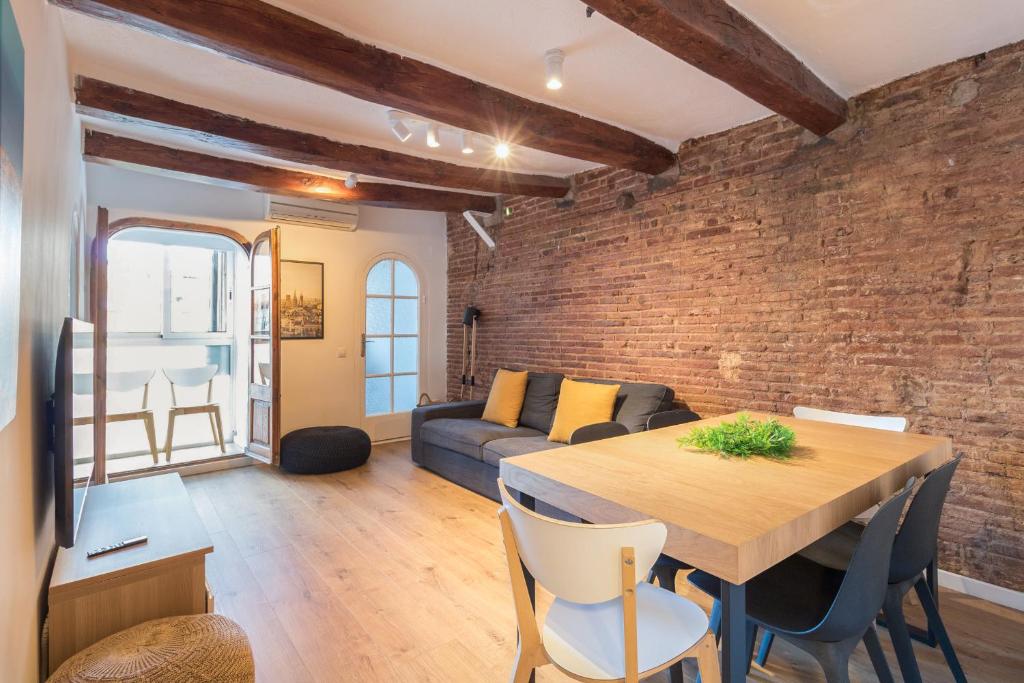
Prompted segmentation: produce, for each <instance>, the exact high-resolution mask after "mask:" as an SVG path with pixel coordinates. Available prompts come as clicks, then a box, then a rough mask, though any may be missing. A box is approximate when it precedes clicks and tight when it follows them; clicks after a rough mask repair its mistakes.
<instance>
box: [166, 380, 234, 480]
mask: <svg viewBox="0 0 1024 683" xmlns="http://www.w3.org/2000/svg"><path fill="white" fill-rule="evenodd" d="M219 369H220V367H219V366H217V365H203V366H201V367H198V368H164V376H165V377H167V381H168V382H170V384H171V403H172V405H171V409H170V410H169V411H167V441H166V444H165V451H166V453H167V455H166V457H167V462H170V461H171V447H172V446H173V444H174V419H175V418H176V417H180V416H182V415H197V414H200V413H205V414H206V415H207V417H208V418H209V420H210V430H211V431H212V432H213V440H214V441H215V442H217V443H218V444H219V445H220V452H221V453H225V452H227V450H226V448H225V447H224V424H223V423H222V422H221V417H220V404H219V403H214V401H213V378H214V377H216V375H217V371H218V370H219ZM204 384H205V385H206V402H205V403H197V404H181V403H179V402H178V394H177V393H176V392H175V387H178V386H182V387H198V386H202V385H204Z"/></svg>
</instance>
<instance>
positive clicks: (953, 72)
mask: <svg viewBox="0 0 1024 683" xmlns="http://www.w3.org/2000/svg"><path fill="white" fill-rule="evenodd" d="M851 112H852V119H851V121H850V122H849V123H847V124H846V125H844V126H843V127H841V128H840V129H839V130H837V131H835V132H834V133H833V134H832V135H830V136H829V137H828V138H827V139H821V140H819V139H817V138H816V137H814V136H813V135H810V134H808V133H805V132H804V131H803V130H802V129H800V128H799V127H797V126H795V125H793V124H791V123H789V122H787V121H786V120H784V119H782V118H780V117H772V118H768V119H764V120H762V121H758V122H755V123H752V124H749V125H746V126H742V127H739V128H735V129H732V130H729V131H727V132H724V133H721V134H716V135H712V136H709V137H706V138H702V139H698V140H692V141H689V142H687V143H685V144H684V145H683V146H682V147H681V149H680V163H681V168H682V173H681V178H680V180H679V181H678V182H676V183H675V184H673V185H671V186H669V187H667V188H662V189H655V190H653V191H652V189H651V188H650V187H649V184H648V178H647V177H646V176H642V175H639V174H636V173H632V172H628V171H620V170H610V169H601V170H596V171H592V172H587V173H583V174H581V175H579V176H578V177H577V178H576V182H577V190H576V202H575V206H574V207H572V208H567V209H559V208H557V207H556V205H555V202H554V201H552V200H546V199H534V198H513V199H510V200H509V201H508V206H509V207H511V209H512V212H513V215H512V217H511V218H509V219H508V220H506V222H505V223H504V225H502V226H500V227H499V228H497V229H495V231H494V232H495V237H496V239H497V243H498V245H497V249H496V250H495V251H494V252H493V253H492V252H489V251H488V250H487V248H486V247H485V246H484V245H483V244H482V242H481V241H480V240H479V239H477V237H476V236H475V235H474V233H473V232H472V230H471V229H470V228H469V227H468V226H467V225H466V223H465V221H464V220H463V219H462V218H461V216H456V215H452V216H450V217H449V221H448V238H449V247H448V263H449V265H448V287H449V302H448V304H449V305H448V325H449V330H448V374H449V386H448V390H449V395H450V396H453V397H455V396H457V395H458V390H459V381H458V377H459V371H460V365H461V360H460V352H461V347H462V331H461V326H460V322H461V315H462V309H463V308H464V307H465V305H466V304H468V303H470V302H473V303H475V304H476V305H477V306H478V307H480V308H481V309H482V311H483V318H482V321H481V327H480V336H479V348H480V362H479V366H478V369H477V376H478V378H481V379H482V381H483V382H484V383H486V382H487V380H488V379H489V378H490V376H491V375H492V374H493V372H494V370H495V368H496V367H498V366H499V365H500V366H509V367H521V368H530V369H536V370H560V371H566V372H568V373H570V374H572V375H576V376H586V377H607V378H616V379H624V380H649V381H656V382H664V383H666V384H669V385H670V386H672V387H673V388H674V389H675V391H676V393H677V396H678V398H679V399H680V401H681V402H685V403H686V404H688V405H689V406H690V407H691V408H693V409H694V410H696V411H697V412H699V413H701V414H705V415H715V414H721V413H725V412H730V411H733V410H736V409H741V408H749V409H754V410H766V411H774V412H779V413H788V412H790V411H791V410H792V408H793V406H795V405H797V404H808V405H813V406H819V407H824V408H832V409H838V410H849V411H858V412H877V413H895V414H901V415H907V416H908V417H909V418H910V420H911V429H912V430H913V431H918V432H926V433H934V434H947V435H950V436H951V437H952V438H953V440H954V443H955V447H956V448H957V449H960V450H962V451H963V452H965V453H966V455H967V457H966V459H965V461H964V463H963V464H962V465H961V467H960V470H959V473H958V475H957V477H956V479H954V491H953V493H952V494H951V498H950V500H949V503H948V505H947V507H946V512H945V516H944V518H943V525H942V532H941V537H942V543H941V553H942V566H943V568H946V569H949V570H951V571H955V572H958V573H963V574H966V575H968V576H972V577H976V578H979V579H982V580H984V581H989V582H992V583H996V584H999V585H1003V586H1009V587H1011V588H1015V589H1024V420H1022V417H1024V44H1017V45H1012V46H1008V47H1006V48H1002V49H1000V50H997V51H994V52H991V53H988V54H987V55H983V56H979V57H976V58H973V59H966V60H962V61H959V62H956V63H953V64H948V65H945V66H942V67H937V68H935V69H931V70H929V71H927V72H924V73H921V74H917V75H914V76H911V77H908V78H906V79H903V80H900V81H898V82H895V83H892V84H889V85H887V86H884V87H882V88H879V89H877V90H874V91H872V92H870V93H867V94H865V95H863V96H861V97H859V98H857V100H856V101H854V102H852V108H851ZM624 193H632V195H633V197H632V198H630V197H628V196H625V197H624V196H623V194H624ZM631 199H635V204H634V205H633V206H632V207H629V204H630V203H631ZM627 207H629V208H627ZM484 393H485V391H480V390H478V392H477V395H478V397H479V396H480V395H482V394H484Z"/></svg>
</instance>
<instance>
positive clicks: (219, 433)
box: [213, 406, 227, 453]
mask: <svg viewBox="0 0 1024 683" xmlns="http://www.w3.org/2000/svg"><path fill="white" fill-rule="evenodd" d="M213 419H214V421H215V422H216V425H217V428H216V429H215V430H214V431H213V435H214V437H215V438H216V439H217V441H218V442H219V443H220V452H221V453H227V449H226V448H225V447H224V423H223V422H221V419H220V406H213Z"/></svg>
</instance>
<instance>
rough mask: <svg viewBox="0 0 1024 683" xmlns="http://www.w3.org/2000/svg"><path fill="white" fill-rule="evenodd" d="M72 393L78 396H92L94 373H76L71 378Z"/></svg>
mask: <svg viewBox="0 0 1024 683" xmlns="http://www.w3.org/2000/svg"><path fill="white" fill-rule="evenodd" d="M71 393H73V394H75V395H76V396H90V395H92V373H91V372H76V373H75V374H74V375H72V376H71Z"/></svg>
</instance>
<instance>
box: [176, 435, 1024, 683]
mask: <svg viewBox="0 0 1024 683" xmlns="http://www.w3.org/2000/svg"><path fill="white" fill-rule="evenodd" d="M185 483H186V485H187V486H188V489H189V491H190V492H191V493H192V495H193V497H194V499H195V502H196V505H197V507H198V508H199V511H200V513H201V515H202V518H203V520H204V521H205V523H206V525H207V526H208V528H209V530H210V533H211V535H212V537H213V542H214V546H215V551H214V553H213V555H211V556H210V559H209V560H208V567H209V569H208V577H209V580H210V584H211V586H212V588H213V592H214V594H215V596H216V609H217V612H219V613H222V614H225V615H227V616H229V617H231V618H232V619H235V620H236V621H238V622H239V623H240V624H241V625H242V626H243V627H244V628H245V630H246V632H247V633H248V634H249V639H250V640H251V642H252V645H253V649H254V651H255V656H256V671H257V677H258V680H259V681H265V682H266V683H284V682H287V681H331V682H332V683H337V682H339V681H389V682H391V681H416V682H418V683H421V682H425V681H438V682H439V683H440V682H444V683H451V682H453V681H455V682H460V681H473V682H477V681H480V682H487V681H506V680H507V679H508V672H509V666H510V664H511V662H512V657H513V654H514V651H515V643H516V634H515V622H514V617H513V611H512V598H511V591H510V588H509V583H508V575H507V570H506V567H505V559H504V551H503V550H502V547H501V544H500V535H499V531H498V522H497V519H496V516H495V513H496V510H497V505H496V504H495V503H492V502H491V501H489V500H487V499H485V498H482V497H480V496H477V495H475V494H473V493H470V492H468V491H466V490H464V489H462V488H460V487H458V486H455V485H454V484H450V483H448V482H447V481H445V480H444V479H442V478H440V477H438V476H436V475H434V474H432V473H430V472H428V471H426V470H422V469H419V468H417V467H415V466H413V465H412V463H411V462H410V460H409V453H408V445H407V444H404V443H403V444H392V445H386V446H377V447H375V448H374V454H373V457H372V458H371V460H370V463H369V464H368V465H367V466H365V467H363V468H360V469H358V470H354V471H350V472H343V473H340V474H334V475H322V476H294V475H287V474H283V473H281V472H279V471H277V470H274V469H271V468H269V467H265V466H255V467H245V468H241V469H235V470H229V471H225V472H217V473H212V474H205V475H199V476H194V477H188V478H186V479H185ZM679 583H680V584H681V585H683V586H686V585H687V584H686V582H685V581H684V580H683V578H682V577H680V578H679ZM681 590H682V589H681ZM540 593H541V595H540V597H539V600H540V603H541V609H542V610H543V609H545V608H546V605H547V604H548V603H549V601H550V598H549V597H548V596H546V595H545V594H544V593H543V591H540ZM693 597H694V598H695V599H698V600H699V602H701V604H702V605H704V606H705V608H707V607H708V604H707V601H706V600H703V599H701V597H699V596H693ZM941 600H942V609H943V613H944V615H945V617H946V623H947V626H948V628H949V630H950V632H951V635H952V638H953V642H954V643H955V644H956V646H957V649H958V651H959V654H960V659H961V661H962V662H963V665H964V669H965V670H966V672H967V676H968V679H969V680H970V681H971V682H972V683H986V682H992V683H995V682H997V681H998V682H999V683H1004V682H1007V681H1019V680H1024V673H1022V672H1024V652H1022V645H1024V614H1021V613H1019V612H1015V611H1013V610H1010V609H1006V608H1003V607H999V606H996V605H993V604H991V603H986V602H984V601H981V600H978V599H975V598H970V597H966V596H963V595H960V594H958V593H951V592H947V591H944V592H943V595H942V598H941ZM913 611H914V609H913V608H910V612H911V613H912V612H913ZM915 617H916V615H914V616H911V619H914V618H915ZM917 623H920V621H918V622H917ZM881 636H882V640H883V643H886V644H887V634H886V632H885V631H884V630H883V631H881ZM917 648H918V649H917V653H918V659H919V661H920V662H921V667H922V672H923V675H924V679H925V681H927V682H929V683H932V682H941V681H951V680H952V677H951V676H950V674H949V671H948V670H947V669H946V668H945V666H944V663H943V660H942V657H941V655H940V654H939V652H938V651H936V650H930V649H928V648H926V647H924V646H917ZM886 649H887V652H888V653H889V659H890V666H892V667H893V670H894V674H895V675H896V677H897V680H899V672H898V670H897V669H896V664H895V657H894V656H893V655H892V652H891V648H889V647H888V646H887V648H886ZM851 669H852V671H851V676H852V678H853V680H854V681H873V680H876V679H875V677H874V674H873V672H872V670H871V668H870V664H869V662H868V659H867V655H866V653H865V652H864V651H863V648H861V649H860V650H859V651H858V652H857V655H856V660H855V663H854V664H853V666H852V667H851ZM688 671H689V672H690V673H691V674H692V673H694V672H695V669H694V668H692V667H690V665H688ZM821 678H822V677H821V674H820V671H819V670H818V669H816V668H815V665H814V663H813V660H811V659H809V657H808V656H806V655H804V654H803V653H802V652H799V651H797V650H795V649H793V648H792V647H789V646H788V645H786V644H785V643H778V644H777V645H776V648H775V650H774V651H773V653H772V659H771V660H770V662H769V669H768V673H762V672H756V671H755V672H754V673H752V674H751V676H750V680H754V681H819V680H821ZM537 680H538V681H541V682H542V683H543V682H553V681H568V680H570V679H568V678H567V677H565V676H563V675H562V674H560V673H559V672H557V671H555V670H554V669H553V668H552V667H550V666H549V667H545V668H544V669H542V670H541V671H540V673H539V675H538V677H537ZM649 680H652V681H658V682H659V683H661V682H666V683H667V681H668V677H667V675H662V676H657V677H653V678H651V679H649ZM688 680H692V677H689V676H688Z"/></svg>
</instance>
